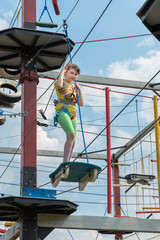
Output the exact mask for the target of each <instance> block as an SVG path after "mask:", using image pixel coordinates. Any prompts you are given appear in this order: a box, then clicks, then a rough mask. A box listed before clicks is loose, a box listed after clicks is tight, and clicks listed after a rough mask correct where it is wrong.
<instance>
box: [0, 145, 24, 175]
mask: <svg viewBox="0 0 160 240" xmlns="http://www.w3.org/2000/svg"><path fill="white" fill-rule="evenodd" d="M20 147H21V144H20V145H19V147H18V148H17V150H16V152H15V154H14V155H13V157H12V158H11V160H10V162H9V163H8V165H7V166H6V168H5V170H4V171H3V173H2V174H1V176H0V179H1V178H2V177H3V175H4V174H5V172H6V171H7V169H8V168H9V166H10V164H11V162H12V161H13V159H14V157H15V156H16V154H17V152H18V150H19V149H20Z"/></svg>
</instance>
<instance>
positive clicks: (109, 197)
mask: <svg viewBox="0 0 160 240" xmlns="http://www.w3.org/2000/svg"><path fill="white" fill-rule="evenodd" d="M105 96H106V126H108V124H109V123H110V89H109V88H108V87H106V88H105ZM106 134H107V165H108V167H107V202H108V213H112V186H111V185H112V184H111V126H110V125H109V126H108V127H107V129H106Z"/></svg>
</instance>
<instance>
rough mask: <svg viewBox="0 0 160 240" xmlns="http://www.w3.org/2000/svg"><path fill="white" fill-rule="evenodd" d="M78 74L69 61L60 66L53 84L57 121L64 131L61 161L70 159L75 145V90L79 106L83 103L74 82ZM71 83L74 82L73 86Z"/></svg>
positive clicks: (78, 70)
mask: <svg viewBox="0 0 160 240" xmlns="http://www.w3.org/2000/svg"><path fill="white" fill-rule="evenodd" d="M79 74H80V69H79V67H78V66H77V65H76V64H72V63H69V64H68V65H66V66H64V67H62V70H61V72H60V75H59V76H58V79H57V81H56V82H55V84H54V85H55V89H56V93H57V97H58V101H56V112H57V121H58V123H59V124H60V125H61V127H62V128H63V130H64V131H65V133H66V142H65V145H64V158H63V162H69V161H70V159H71V156H72V152H73V148H74V145H75V139H76V133H77V118H76V108H75V105H76V103H77V91H78V95H79V104H80V106H83V104H84V101H83V96H82V92H81V89H80V87H79V84H78V83H77V82H75V80H76V78H77V76H78V75H79ZM64 78H65V79H64ZM72 83H74V86H73V85H72ZM76 88H77V91H76Z"/></svg>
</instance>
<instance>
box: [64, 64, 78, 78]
mask: <svg viewBox="0 0 160 240" xmlns="http://www.w3.org/2000/svg"><path fill="white" fill-rule="evenodd" d="M66 68H67V71H68V70H69V69H71V68H73V69H75V70H76V72H77V73H78V75H79V74H80V68H79V67H78V66H77V65H76V64H73V63H68V64H67V65H66Z"/></svg>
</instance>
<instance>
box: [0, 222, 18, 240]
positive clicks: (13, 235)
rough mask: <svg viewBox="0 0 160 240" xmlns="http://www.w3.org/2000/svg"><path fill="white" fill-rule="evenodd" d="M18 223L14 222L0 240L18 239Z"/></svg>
mask: <svg viewBox="0 0 160 240" xmlns="http://www.w3.org/2000/svg"><path fill="white" fill-rule="evenodd" d="M19 233H20V223H19V222H16V223H15V224H13V225H12V227H10V228H9V229H8V230H7V231H6V232H5V233H4V234H3V236H2V237H1V240H15V239H17V238H18V237H19Z"/></svg>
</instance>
